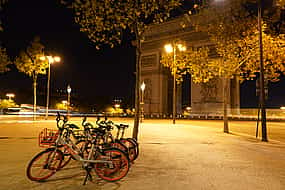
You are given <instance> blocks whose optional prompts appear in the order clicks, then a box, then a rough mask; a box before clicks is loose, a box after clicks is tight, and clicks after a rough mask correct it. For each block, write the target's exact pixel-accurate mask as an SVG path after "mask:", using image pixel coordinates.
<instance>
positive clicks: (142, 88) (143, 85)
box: [141, 81, 145, 122]
mask: <svg viewBox="0 0 285 190" xmlns="http://www.w3.org/2000/svg"><path fill="white" fill-rule="evenodd" d="M141 90H142V100H141V105H142V106H141V122H142V121H143V118H144V110H143V106H144V90H145V83H144V81H143V82H142V84H141Z"/></svg>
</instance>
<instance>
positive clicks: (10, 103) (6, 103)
mask: <svg viewBox="0 0 285 190" xmlns="http://www.w3.org/2000/svg"><path fill="white" fill-rule="evenodd" d="M9 107H18V105H17V104H16V103H15V102H14V100H8V99H2V100H1V99H0V110H1V109H3V108H9Z"/></svg>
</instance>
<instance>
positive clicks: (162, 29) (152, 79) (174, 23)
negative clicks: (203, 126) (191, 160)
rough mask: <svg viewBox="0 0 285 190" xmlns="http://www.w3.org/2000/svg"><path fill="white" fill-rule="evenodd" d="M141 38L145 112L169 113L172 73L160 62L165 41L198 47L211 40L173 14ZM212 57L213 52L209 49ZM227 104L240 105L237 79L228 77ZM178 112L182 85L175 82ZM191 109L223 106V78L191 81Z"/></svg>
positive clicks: (199, 110) (203, 110)
mask: <svg viewBox="0 0 285 190" xmlns="http://www.w3.org/2000/svg"><path fill="white" fill-rule="evenodd" d="M144 37H145V38H144V41H143V42H142V63H141V64H142V65H141V82H142V81H144V83H145V84H146V86H145V91H144V104H143V109H144V114H145V115H170V114H171V113H172V105H173V104H172V103H173V102H172V101H173V100H172V95H173V77H172V76H171V73H170V71H169V69H168V68H166V67H164V66H163V65H162V64H161V63H160V59H161V55H162V54H163V53H164V52H163V51H164V45H165V44H168V43H171V42H172V41H173V40H175V39H179V40H181V41H184V42H186V47H188V48H189V47H193V48H199V47H203V46H207V47H209V48H210V49H213V47H214V44H213V43H212V42H211V41H210V40H209V38H208V36H207V34H204V33H201V32H198V31H195V30H194V28H193V27H192V26H190V25H187V20H186V19H185V18H184V17H179V18H175V19H173V20H171V21H168V22H165V23H162V24H160V25H152V26H150V27H149V28H148V30H147V31H146V32H145V35H144ZM211 57H213V58H215V57H217V55H216V54H215V52H214V51H213V52H211ZM227 82H228V83H229V87H230V88H229V90H228V91H229V92H228V93H227V94H228V100H229V102H228V105H227V106H228V108H239V106H240V103H239V102H240V100H239V99H240V95H239V93H240V92H239V82H238V81H237V80H236V79H233V80H228V81H227ZM176 89H177V92H176V94H177V95H176V97H177V98H176V101H177V103H176V105H177V108H176V110H177V114H181V113H182V105H181V104H182V88H181V85H177V88H176ZM190 93H191V105H189V106H191V108H192V113H199V114H203V113H217V112H221V111H222V109H223V93H224V88H223V80H222V79H214V80H211V81H210V82H208V83H202V84H195V83H193V82H192V81H191V92H190Z"/></svg>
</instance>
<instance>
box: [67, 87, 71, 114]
mask: <svg viewBox="0 0 285 190" xmlns="http://www.w3.org/2000/svg"><path fill="white" fill-rule="evenodd" d="M70 93H71V87H70V85H67V118H68V119H69V111H70V110H69V106H70Z"/></svg>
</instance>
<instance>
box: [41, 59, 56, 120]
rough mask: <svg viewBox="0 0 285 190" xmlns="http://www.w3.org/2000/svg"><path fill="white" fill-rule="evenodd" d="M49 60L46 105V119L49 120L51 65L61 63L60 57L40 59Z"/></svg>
mask: <svg viewBox="0 0 285 190" xmlns="http://www.w3.org/2000/svg"><path fill="white" fill-rule="evenodd" d="M46 59H47V60H48V80H47V104H46V117H45V119H48V107H49V88H50V64H52V63H55V62H60V57H58V56H55V57H52V56H42V57H40V60H42V61H45V60H46Z"/></svg>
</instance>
